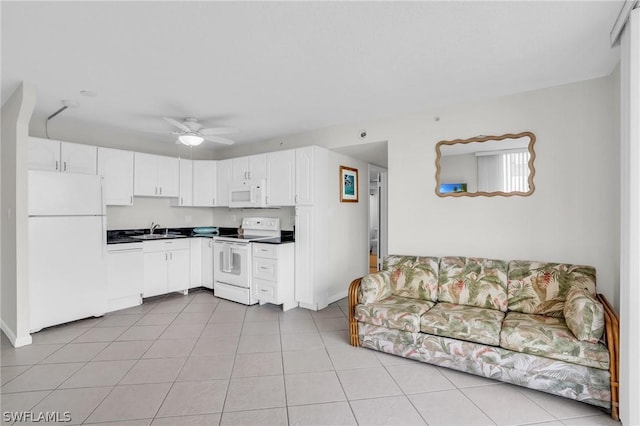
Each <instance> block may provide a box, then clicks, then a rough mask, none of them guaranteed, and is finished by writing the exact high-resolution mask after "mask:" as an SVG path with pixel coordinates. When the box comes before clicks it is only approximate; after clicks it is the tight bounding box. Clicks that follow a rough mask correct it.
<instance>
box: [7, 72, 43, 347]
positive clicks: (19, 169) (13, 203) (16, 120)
mask: <svg viewBox="0 0 640 426" xmlns="http://www.w3.org/2000/svg"><path fill="white" fill-rule="evenodd" d="M35 102H36V91H35V87H34V86H33V85H31V84H28V83H22V84H20V86H19V87H18V88H17V89H16V91H15V92H14V93H13V95H11V98H9V99H8V100H7V101H6V102H5V104H4V105H3V106H2V135H1V136H2V147H1V149H0V157H1V159H0V161H1V165H2V169H1V175H0V176H1V178H0V183H1V186H2V196H1V197H0V203H1V207H0V217H1V219H0V236H1V240H2V243H1V245H0V247H1V248H0V257H1V258H2V262H1V264H2V270H1V272H0V276H1V278H2V284H1V286H0V287H1V289H2V290H1V295H2V304H1V308H2V311H1V313H0V317H1V326H2V331H3V332H4V333H5V335H6V336H7V337H8V338H9V340H10V341H11V343H12V344H13V345H14V346H16V347H17V346H23V345H28V344H30V343H31V336H30V334H29V276H28V272H29V270H28V247H27V241H28V234H27V232H28V222H27V221H28V211H27V189H28V187H27V148H26V147H27V140H28V136H29V133H28V127H29V119H30V118H31V114H32V113H33V109H34V107H35Z"/></svg>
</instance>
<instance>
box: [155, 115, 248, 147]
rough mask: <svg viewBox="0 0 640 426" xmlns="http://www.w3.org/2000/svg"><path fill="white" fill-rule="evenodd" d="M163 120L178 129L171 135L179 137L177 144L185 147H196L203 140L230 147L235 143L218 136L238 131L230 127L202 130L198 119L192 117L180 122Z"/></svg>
mask: <svg viewBox="0 0 640 426" xmlns="http://www.w3.org/2000/svg"><path fill="white" fill-rule="evenodd" d="M164 119H165V120H166V121H167V122H168V123H170V124H171V125H173V126H175V127H177V128H178V129H180V130H176V131H173V132H171V133H172V134H174V135H180V136H178V142H180V143H183V144H184V145H187V146H198V145H200V144H201V143H202V142H203V141H204V140H208V141H210V142H215V143H221V144H225V145H232V144H234V143H235V141H232V140H231V139H227V138H223V137H221V136H218V135H227V134H229V133H236V132H237V131H238V130H237V129H233V128H231V127H209V128H203V127H202V124H200V123H199V122H198V119H197V118H194V117H187V118H185V119H184V121H182V122H180V121H178V120H174V119H173V118H168V117H164Z"/></svg>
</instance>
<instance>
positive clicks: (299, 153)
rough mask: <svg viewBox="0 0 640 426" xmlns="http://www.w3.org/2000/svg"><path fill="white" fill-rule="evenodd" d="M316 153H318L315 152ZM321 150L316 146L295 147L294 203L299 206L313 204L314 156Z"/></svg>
mask: <svg viewBox="0 0 640 426" xmlns="http://www.w3.org/2000/svg"><path fill="white" fill-rule="evenodd" d="M316 153H318V154H316ZM321 153H322V150H321V148H318V147H316V146H308V147H304V148H296V159H295V162H296V165H295V179H294V180H295V204H296V205H299V206H305V205H307V206H308V205H313V204H314V182H315V170H316V161H315V160H314V159H315V157H316V156H319V155H321Z"/></svg>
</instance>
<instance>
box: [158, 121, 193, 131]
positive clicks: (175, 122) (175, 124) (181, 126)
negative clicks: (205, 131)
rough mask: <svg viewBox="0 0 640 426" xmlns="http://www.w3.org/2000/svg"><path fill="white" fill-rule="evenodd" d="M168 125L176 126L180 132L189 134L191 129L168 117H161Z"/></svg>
mask: <svg viewBox="0 0 640 426" xmlns="http://www.w3.org/2000/svg"><path fill="white" fill-rule="evenodd" d="M163 118H164V119H165V120H166V121H167V122H168V123H170V124H172V125H174V126H176V127H177V128H178V129H180V130H182V131H183V132H190V131H191V129H190V128H188V127H187V126H185V125H184V124H183V123H181V122H179V121H177V120H174V119H173V118H168V117H163Z"/></svg>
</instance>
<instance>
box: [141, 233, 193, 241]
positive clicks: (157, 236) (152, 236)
mask: <svg viewBox="0 0 640 426" xmlns="http://www.w3.org/2000/svg"><path fill="white" fill-rule="evenodd" d="M186 237H187V236H186V235H177V234H143V235H133V236H131V238H135V239H136V240H166V239H169V238H186Z"/></svg>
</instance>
